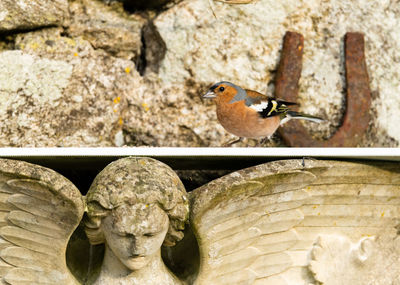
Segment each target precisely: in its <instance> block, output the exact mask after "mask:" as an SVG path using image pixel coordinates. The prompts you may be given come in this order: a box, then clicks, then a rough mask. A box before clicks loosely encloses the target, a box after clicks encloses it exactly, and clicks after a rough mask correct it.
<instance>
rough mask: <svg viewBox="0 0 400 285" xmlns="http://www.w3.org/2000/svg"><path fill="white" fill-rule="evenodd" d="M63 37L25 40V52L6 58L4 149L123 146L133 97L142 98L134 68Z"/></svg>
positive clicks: (51, 33) (50, 33) (42, 34)
mask: <svg viewBox="0 0 400 285" xmlns="http://www.w3.org/2000/svg"><path fill="white" fill-rule="evenodd" d="M60 33H61V30H59V29H46V30H41V31H37V32H32V33H27V34H22V35H20V36H19V37H18V38H17V40H16V45H17V46H18V47H19V48H20V49H21V50H20V51H5V52H3V53H1V57H0V59H1V60H0V66H1V70H3V71H2V72H1V74H2V75H1V76H0V80H1V84H0V86H1V87H0V90H1V91H0V92H1V93H0V94H1V97H2V98H3V101H2V102H4V103H2V104H1V113H0V116H1V120H2V122H5V123H4V124H2V125H1V133H2V137H1V138H0V145H2V146H112V145H116V144H117V145H120V144H123V142H122V141H121V140H120V139H119V137H120V135H118V134H119V133H121V130H122V125H123V123H124V114H123V112H124V109H125V107H126V104H127V101H126V100H127V96H128V94H131V95H130V96H137V94H138V93H141V92H142V91H141V88H142V87H141V83H140V82H141V78H140V76H139V75H138V73H137V72H136V70H135V67H134V64H133V63H132V62H131V61H129V60H124V59H120V58H116V57H112V56H110V55H108V54H107V53H105V52H104V51H101V50H94V49H93V48H92V46H91V45H90V44H89V43H88V42H87V41H85V40H83V39H82V38H68V37H63V36H61V35H60ZM132 94H133V95H132Z"/></svg>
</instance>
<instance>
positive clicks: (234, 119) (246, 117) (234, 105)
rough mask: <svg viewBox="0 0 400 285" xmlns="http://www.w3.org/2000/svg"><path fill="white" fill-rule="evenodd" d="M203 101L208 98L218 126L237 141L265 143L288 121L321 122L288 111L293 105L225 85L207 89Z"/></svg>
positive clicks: (219, 83)
mask: <svg viewBox="0 0 400 285" xmlns="http://www.w3.org/2000/svg"><path fill="white" fill-rule="evenodd" d="M203 98H212V99H213V100H214V101H215V103H216V105H217V117H218V121H219V122H220V123H221V125H222V126H223V127H224V128H225V130H227V131H228V132H230V133H231V134H234V135H235V136H238V137H239V139H238V140H235V141H232V142H230V143H229V144H228V145H231V144H233V143H236V142H238V141H240V140H241V139H242V138H254V139H268V138H270V137H271V136H272V134H273V133H274V132H275V131H276V130H277V129H278V127H279V126H281V125H283V124H284V123H286V122H287V121H289V120H290V119H304V120H309V121H312V122H317V123H319V122H321V121H323V119H321V118H318V117H314V116H311V115H307V114H303V113H299V112H296V111H291V110H289V108H288V106H291V105H297V103H292V102H286V101H282V100H276V99H273V98H269V97H267V96H266V95H263V94H261V93H258V92H256V91H252V90H245V89H243V88H241V87H239V86H237V85H235V84H233V83H230V82H228V81H221V82H218V83H216V84H214V85H213V86H211V87H210V89H209V90H208V92H207V93H206V94H204V95H203Z"/></svg>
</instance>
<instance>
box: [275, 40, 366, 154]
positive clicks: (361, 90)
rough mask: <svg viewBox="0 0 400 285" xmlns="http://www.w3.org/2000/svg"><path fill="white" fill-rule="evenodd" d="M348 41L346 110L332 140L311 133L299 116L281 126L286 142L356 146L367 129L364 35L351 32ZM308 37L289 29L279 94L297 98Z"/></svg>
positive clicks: (284, 50) (346, 48)
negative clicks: (306, 38) (322, 138)
mask: <svg viewBox="0 0 400 285" xmlns="http://www.w3.org/2000/svg"><path fill="white" fill-rule="evenodd" d="M344 41H345V69H346V89H347V90H346V110H345V114H344V116H343V121H342V125H341V126H340V127H339V129H338V130H337V131H336V132H335V134H334V135H333V136H332V137H331V138H329V139H328V140H316V139H314V138H312V137H311V136H310V134H309V133H308V132H307V130H306V129H305V128H304V126H303V125H302V124H301V123H300V122H299V121H298V120H292V121H290V122H288V123H287V124H285V126H284V127H282V128H279V132H280V134H281V135H282V137H283V140H284V141H285V143H286V144H287V145H289V146H295V147H354V146H357V144H358V142H359V141H360V139H361V138H362V136H363V134H364V133H365V132H366V130H367V128H368V125H369V121H370V115H369V110H370V105H371V92H370V89H369V78H368V72H367V67H366V63H365V55H364V35H363V34H361V33H347V34H346V35H345V38H344ZM303 47H304V38H303V36H302V35H301V34H299V33H294V32H287V33H286V34H285V37H284V42H283V49H282V55H281V60H280V63H279V67H278V71H277V75H276V81H275V83H276V84H275V96H276V98H279V99H282V100H286V101H292V102H296V101H297V95H298V91H299V79H300V76H301V69H302V57H303Z"/></svg>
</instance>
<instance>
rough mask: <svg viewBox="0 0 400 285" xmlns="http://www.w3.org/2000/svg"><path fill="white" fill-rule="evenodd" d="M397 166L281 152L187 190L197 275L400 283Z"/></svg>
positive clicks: (247, 280) (214, 279)
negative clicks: (197, 251) (288, 156)
mask: <svg viewBox="0 0 400 285" xmlns="http://www.w3.org/2000/svg"><path fill="white" fill-rule="evenodd" d="M398 167H399V165H398V163H385V162H377V163H376V162H375V163H369V164H364V163H349V162H340V161H317V160H307V159H306V160H285V161H274V162H271V163H266V164H262V165H258V166H255V167H251V168H247V169H243V170H240V171H236V172H233V173H231V174H229V175H226V176H224V177H221V178H219V179H216V180H214V181H211V182H210V183H208V184H206V185H204V186H202V187H200V188H198V189H196V190H194V191H192V192H190V200H191V212H190V221H191V226H192V229H193V231H194V233H195V235H196V237H197V240H198V242H199V248H200V270H199V272H198V274H197V279H196V282H195V284H198V285H200V284H210V283H212V284H229V283H232V284H329V285H338V284H357V285H362V284H380V285H384V284H396V283H397V282H399V276H400V272H399V269H398V267H397V266H396V264H398V262H399V261H400V252H399V250H397V249H396V248H397V246H398V245H399V242H400V239H399V236H398V224H399V221H400V207H399V205H400V204H399V202H400V188H399V186H398V183H399V181H400V175H399V171H398ZM377 261H378V262H377Z"/></svg>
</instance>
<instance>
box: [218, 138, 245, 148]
mask: <svg viewBox="0 0 400 285" xmlns="http://www.w3.org/2000/svg"><path fill="white" fill-rule="evenodd" d="M242 140H243V138H238V139H234V140H231V141H228V142H226V143H224V144H223V145H222V146H223V147H229V146H232V145H233V144H235V143H238V142H241V141H242Z"/></svg>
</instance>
